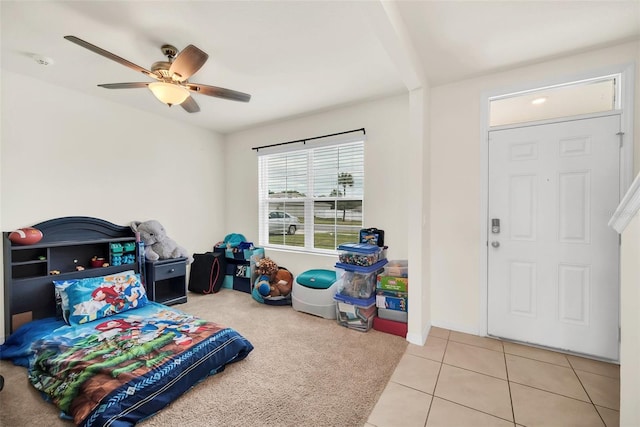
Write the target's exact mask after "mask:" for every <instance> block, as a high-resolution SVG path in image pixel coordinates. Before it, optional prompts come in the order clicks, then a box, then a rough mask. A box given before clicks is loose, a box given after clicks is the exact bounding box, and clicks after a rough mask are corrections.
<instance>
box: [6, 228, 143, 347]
mask: <svg viewBox="0 0 640 427" xmlns="http://www.w3.org/2000/svg"><path fill="white" fill-rule="evenodd" d="M33 227H34V228H37V229H39V230H40V231H42V234H43V237H42V239H41V240H40V241H39V242H38V243H35V244H32V245H16V244H13V243H12V242H11V241H10V240H9V234H10V233H9V232H4V233H2V235H3V247H4V302H5V307H4V308H5V336H9V335H10V334H11V333H12V332H13V331H15V329H16V328H17V327H18V326H20V325H21V324H22V323H24V322H25V321H29V320H31V319H38V318H43V317H50V316H54V315H56V305H55V296H54V290H53V281H54V280H70V279H82V278H86V277H95V276H103V275H109V274H115V273H119V272H122V271H126V270H133V271H135V272H136V273H138V272H140V271H141V264H140V263H141V261H142V262H144V260H141V259H140V257H139V248H138V245H137V244H136V236H135V233H134V232H133V231H132V230H131V228H130V227H126V226H119V225H116V224H112V223H110V222H108V221H105V220H102V219H99V218H91V217H79V216H74V217H64V218H57V219H52V220H49V221H45V222H42V223H39V224H36V225H34V226H33ZM94 257H99V258H104V262H105V263H107V264H108V266H107V267H103V266H100V267H93V266H92V265H91V259H92V258H94Z"/></svg>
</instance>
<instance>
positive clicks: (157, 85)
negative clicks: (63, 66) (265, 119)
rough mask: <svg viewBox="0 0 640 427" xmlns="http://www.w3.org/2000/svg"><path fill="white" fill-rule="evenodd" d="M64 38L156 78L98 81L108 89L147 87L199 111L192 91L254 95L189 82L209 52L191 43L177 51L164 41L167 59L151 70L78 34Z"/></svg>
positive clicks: (239, 96) (242, 97) (230, 96)
mask: <svg viewBox="0 0 640 427" xmlns="http://www.w3.org/2000/svg"><path fill="white" fill-rule="evenodd" d="M64 38H65V39H67V40H69V41H70V42H72V43H75V44H77V45H79V46H82V47H84V48H86V49H89V50H90V51H92V52H95V53H97V54H98V55H102V56H104V57H105V58H109V59H111V60H112V61H115V62H117V63H119V64H122V65H124V66H125V67H129V68H131V69H132V70H135V71H139V72H141V73H142V74H144V75H146V76H147V77H151V78H152V79H155V80H156V81H154V82H135V83H109V84H101V85H98V86H100V87H104V88H107V89H136V88H143V87H148V88H149V89H150V90H151V92H153V94H154V95H155V96H156V98H158V99H159V100H160V101H161V102H163V103H165V104H167V105H168V106H169V107H171V106H172V105H176V104H180V105H181V106H182V108H184V109H185V110H186V111H187V112H188V113H197V112H198V111H200V106H198V104H197V103H196V101H195V100H194V99H193V98H192V97H191V93H199V94H201V95H208V96H215V97H217V98H223V99H229V100H232V101H240V102H249V100H250V99H251V95H249V94H246V93H242V92H237V91H235V90H231V89H225V88H222V87H217V86H208V85H203V84H200V83H190V82H189V81H188V79H189V77H191V76H192V75H194V74H195V73H196V72H197V71H198V70H199V69H200V68H201V67H202V66H203V65H204V63H205V62H206V61H207V59H208V58H209V55H207V54H206V53H205V52H203V51H202V50H200V49H198V48H197V47H195V46H194V45H191V44H190V45H189V46H187V47H185V48H184V49H182V50H181V51H180V52H178V49H176V48H175V47H174V46H171V45H163V46H162V48H161V50H162V53H163V54H164V55H165V56H166V57H167V59H168V60H167V61H158V62H155V63H153V65H151V70H147V69H145V68H142V67H140V66H139V65H136V64H134V63H133V62H129V61H127V60H126V59H124V58H121V57H119V56H117V55H114V54H113V53H111V52H109V51H106V50H104V49H102V48H99V47H98V46H95V45H92V44H91V43H89V42H86V41H84V40H82V39H79V38H78V37H75V36H65V37H64Z"/></svg>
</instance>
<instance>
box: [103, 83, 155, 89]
mask: <svg viewBox="0 0 640 427" xmlns="http://www.w3.org/2000/svg"><path fill="white" fill-rule="evenodd" d="M98 86H100V87H103V88H106V89H137V88H141V87H147V86H149V83H144V82H136V83H106V84H102V85H98Z"/></svg>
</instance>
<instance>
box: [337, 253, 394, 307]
mask: <svg viewBox="0 0 640 427" xmlns="http://www.w3.org/2000/svg"><path fill="white" fill-rule="evenodd" d="M386 263H387V260H386V259H383V260H381V261H378V262H377V263H375V264H373V265H371V266H368V267H360V266H357V265H351V264H343V263H337V264H336V276H337V277H338V278H339V279H342V281H341V282H340V284H339V287H338V293H339V294H341V295H346V296H348V297H352V298H361V299H367V298H370V297H372V296H373V295H374V293H375V290H376V278H377V276H378V274H379V273H380V272H382V267H384V265H385V264H386Z"/></svg>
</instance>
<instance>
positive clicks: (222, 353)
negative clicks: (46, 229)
mask: <svg viewBox="0 0 640 427" xmlns="http://www.w3.org/2000/svg"><path fill="white" fill-rule="evenodd" d="M252 349H253V346H252V345H251V343H250V342H249V341H248V340H247V339H245V338H244V337H243V336H242V335H240V334H239V333H238V332H237V331H235V330H234V329H231V328H226V327H223V326H221V325H218V324H216V323H213V322H208V321H204V320H201V319H198V318H195V317H193V316H190V315H187V314H185V313H182V312H181V311H179V310H176V309H173V308H171V307H167V306H164V305H161V304H156V303H149V304H148V305H146V306H144V307H141V308H137V309H135V310H130V311H127V312H125V313H121V314H118V315H115V316H111V317H108V318H105V319H100V320H96V321H94V322H89V323H86V324H83V325H80V326H67V325H65V324H64V323H63V322H60V321H56V320H55V319H44V320H39V321H34V322H31V323H29V324H27V325H25V326H23V327H22V328H20V329H19V330H18V331H16V332H15V333H14V334H13V335H11V336H10V337H9V339H8V340H7V342H6V343H5V344H4V345H3V346H1V347H0V357H1V358H3V359H10V360H13V361H14V363H16V364H19V365H22V366H28V369H29V380H30V381H31V383H32V384H33V386H34V387H35V388H36V389H38V390H40V391H41V392H42V393H44V394H45V396H46V398H47V400H50V401H52V402H53V403H55V404H56V405H57V406H58V407H59V408H60V409H61V411H62V412H63V413H64V414H66V415H68V416H70V417H72V418H73V420H74V422H75V423H76V424H78V425H82V426H130V425H134V424H135V423H137V422H138V421H140V420H142V419H144V418H147V417H149V416H150V415H152V414H154V413H155V412H157V411H159V410H160V409H162V408H163V407H165V406H166V405H168V404H169V403H170V402H171V401H173V400H174V399H175V398H176V397H177V396H179V395H181V394H182V393H184V392H185V391H186V390H188V389H189V388H190V387H192V386H193V385H194V384H196V383H198V382H199V381H201V380H202V379H204V378H205V377H207V376H208V375H213V374H215V373H217V372H221V371H222V370H223V369H224V367H225V366H226V365H227V364H229V363H233V362H236V361H239V360H242V359H244V358H245V357H246V356H247V355H248V354H249V353H250V352H251V350H252Z"/></svg>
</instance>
